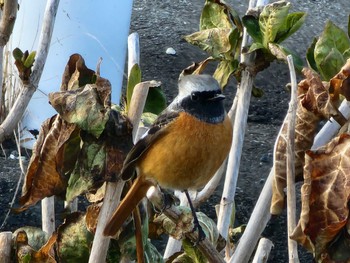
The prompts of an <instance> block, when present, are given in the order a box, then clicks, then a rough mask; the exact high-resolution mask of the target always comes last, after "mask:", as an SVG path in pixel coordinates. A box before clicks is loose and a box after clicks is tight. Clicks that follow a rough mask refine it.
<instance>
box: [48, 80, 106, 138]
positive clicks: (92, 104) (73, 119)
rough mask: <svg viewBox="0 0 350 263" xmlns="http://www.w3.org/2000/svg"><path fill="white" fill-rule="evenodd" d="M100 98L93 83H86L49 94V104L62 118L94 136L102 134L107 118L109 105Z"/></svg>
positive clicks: (97, 89)
mask: <svg viewBox="0 0 350 263" xmlns="http://www.w3.org/2000/svg"><path fill="white" fill-rule="evenodd" d="M109 88H110V87H109ZM102 99H103V98H102V96H101V94H100V92H99V88H98V86H97V85H95V84H88V85H85V86H84V87H83V88H78V89H75V90H73V91H61V92H54V93H50V94H49V101H50V103H51V105H52V106H53V107H54V108H55V110H56V111H57V112H58V113H59V114H60V116H61V118H62V119H64V120H65V121H67V122H68V123H75V124H77V125H78V127H79V128H80V129H82V130H84V131H87V132H88V133H90V134H92V135H94V136H95V137H96V138H98V137H99V136H100V135H101V134H102V132H103V131H104V129H105V125H106V122H107V121H108V119H109V112H110V107H109V106H107V107H106V106H105V105H104V103H103V100H102ZM102 103H103V104H102Z"/></svg>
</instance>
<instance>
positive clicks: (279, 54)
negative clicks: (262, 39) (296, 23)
mask: <svg viewBox="0 0 350 263" xmlns="http://www.w3.org/2000/svg"><path fill="white" fill-rule="evenodd" d="M269 49H270V52H271V53H272V54H273V55H274V56H275V57H276V58H277V59H278V60H282V61H284V62H287V56H288V55H292V58H293V63H294V67H295V68H296V69H297V70H298V71H301V70H302V69H303V67H304V63H303V60H302V59H301V58H300V57H299V56H298V55H297V54H295V53H294V52H293V51H291V50H290V49H288V48H286V47H284V46H282V45H279V44H274V43H270V44H269Z"/></svg>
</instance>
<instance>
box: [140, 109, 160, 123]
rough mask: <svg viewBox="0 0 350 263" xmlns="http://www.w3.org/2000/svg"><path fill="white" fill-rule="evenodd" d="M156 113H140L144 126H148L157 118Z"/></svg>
mask: <svg viewBox="0 0 350 263" xmlns="http://www.w3.org/2000/svg"><path fill="white" fill-rule="evenodd" d="M157 117H158V115H156V114H154V113H150V112H144V113H142V117H141V119H142V123H143V124H144V125H145V126H150V125H151V124H152V123H154V121H155V120H156V119H157Z"/></svg>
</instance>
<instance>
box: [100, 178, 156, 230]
mask: <svg viewBox="0 0 350 263" xmlns="http://www.w3.org/2000/svg"><path fill="white" fill-rule="evenodd" d="M152 185H153V184H152V183H151V182H150V181H147V180H144V179H142V178H141V177H137V179H136V180H135V181H134V183H133V184H132V186H131V188H130V190H129V191H128V193H127V194H126V196H125V197H124V199H123V200H122V201H121V203H120V204H119V206H118V207H117V210H116V211H115V212H114V214H113V215H112V217H111V219H110V220H109V222H108V223H107V225H106V227H105V229H104V231H103V234H104V235H105V236H114V235H116V234H117V232H118V230H119V229H120V228H121V226H122V224H123V223H124V222H125V220H126V219H127V218H128V216H129V215H131V213H132V211H133V210H134V209H135V207H136V206H137V205H138V204H139V202H140V201H141V199H142V198H143V197H145V196H146V193H147V191H148V189H149V188H150V187H151V186H152Z"/></svg>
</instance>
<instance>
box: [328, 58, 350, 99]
mask: <svg viewBox="0 0 350 263" xmlns="http://www.w3.org/2000/svg"><path fill="white" fill-rule="evenodd" d="M330 88H331V89H332V95H333V97H335V98H336V99H339V94H341V95H343V96H344V97H345V98H346V100H348V101H349V100H350V59H348V60H347V61H346V63H345V65H344V66H343V67H342V68H341V70H340V72H339V73H338V74H337V75H335V76H334V77H333V78H332V79H331V80H330Z"/></svg>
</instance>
